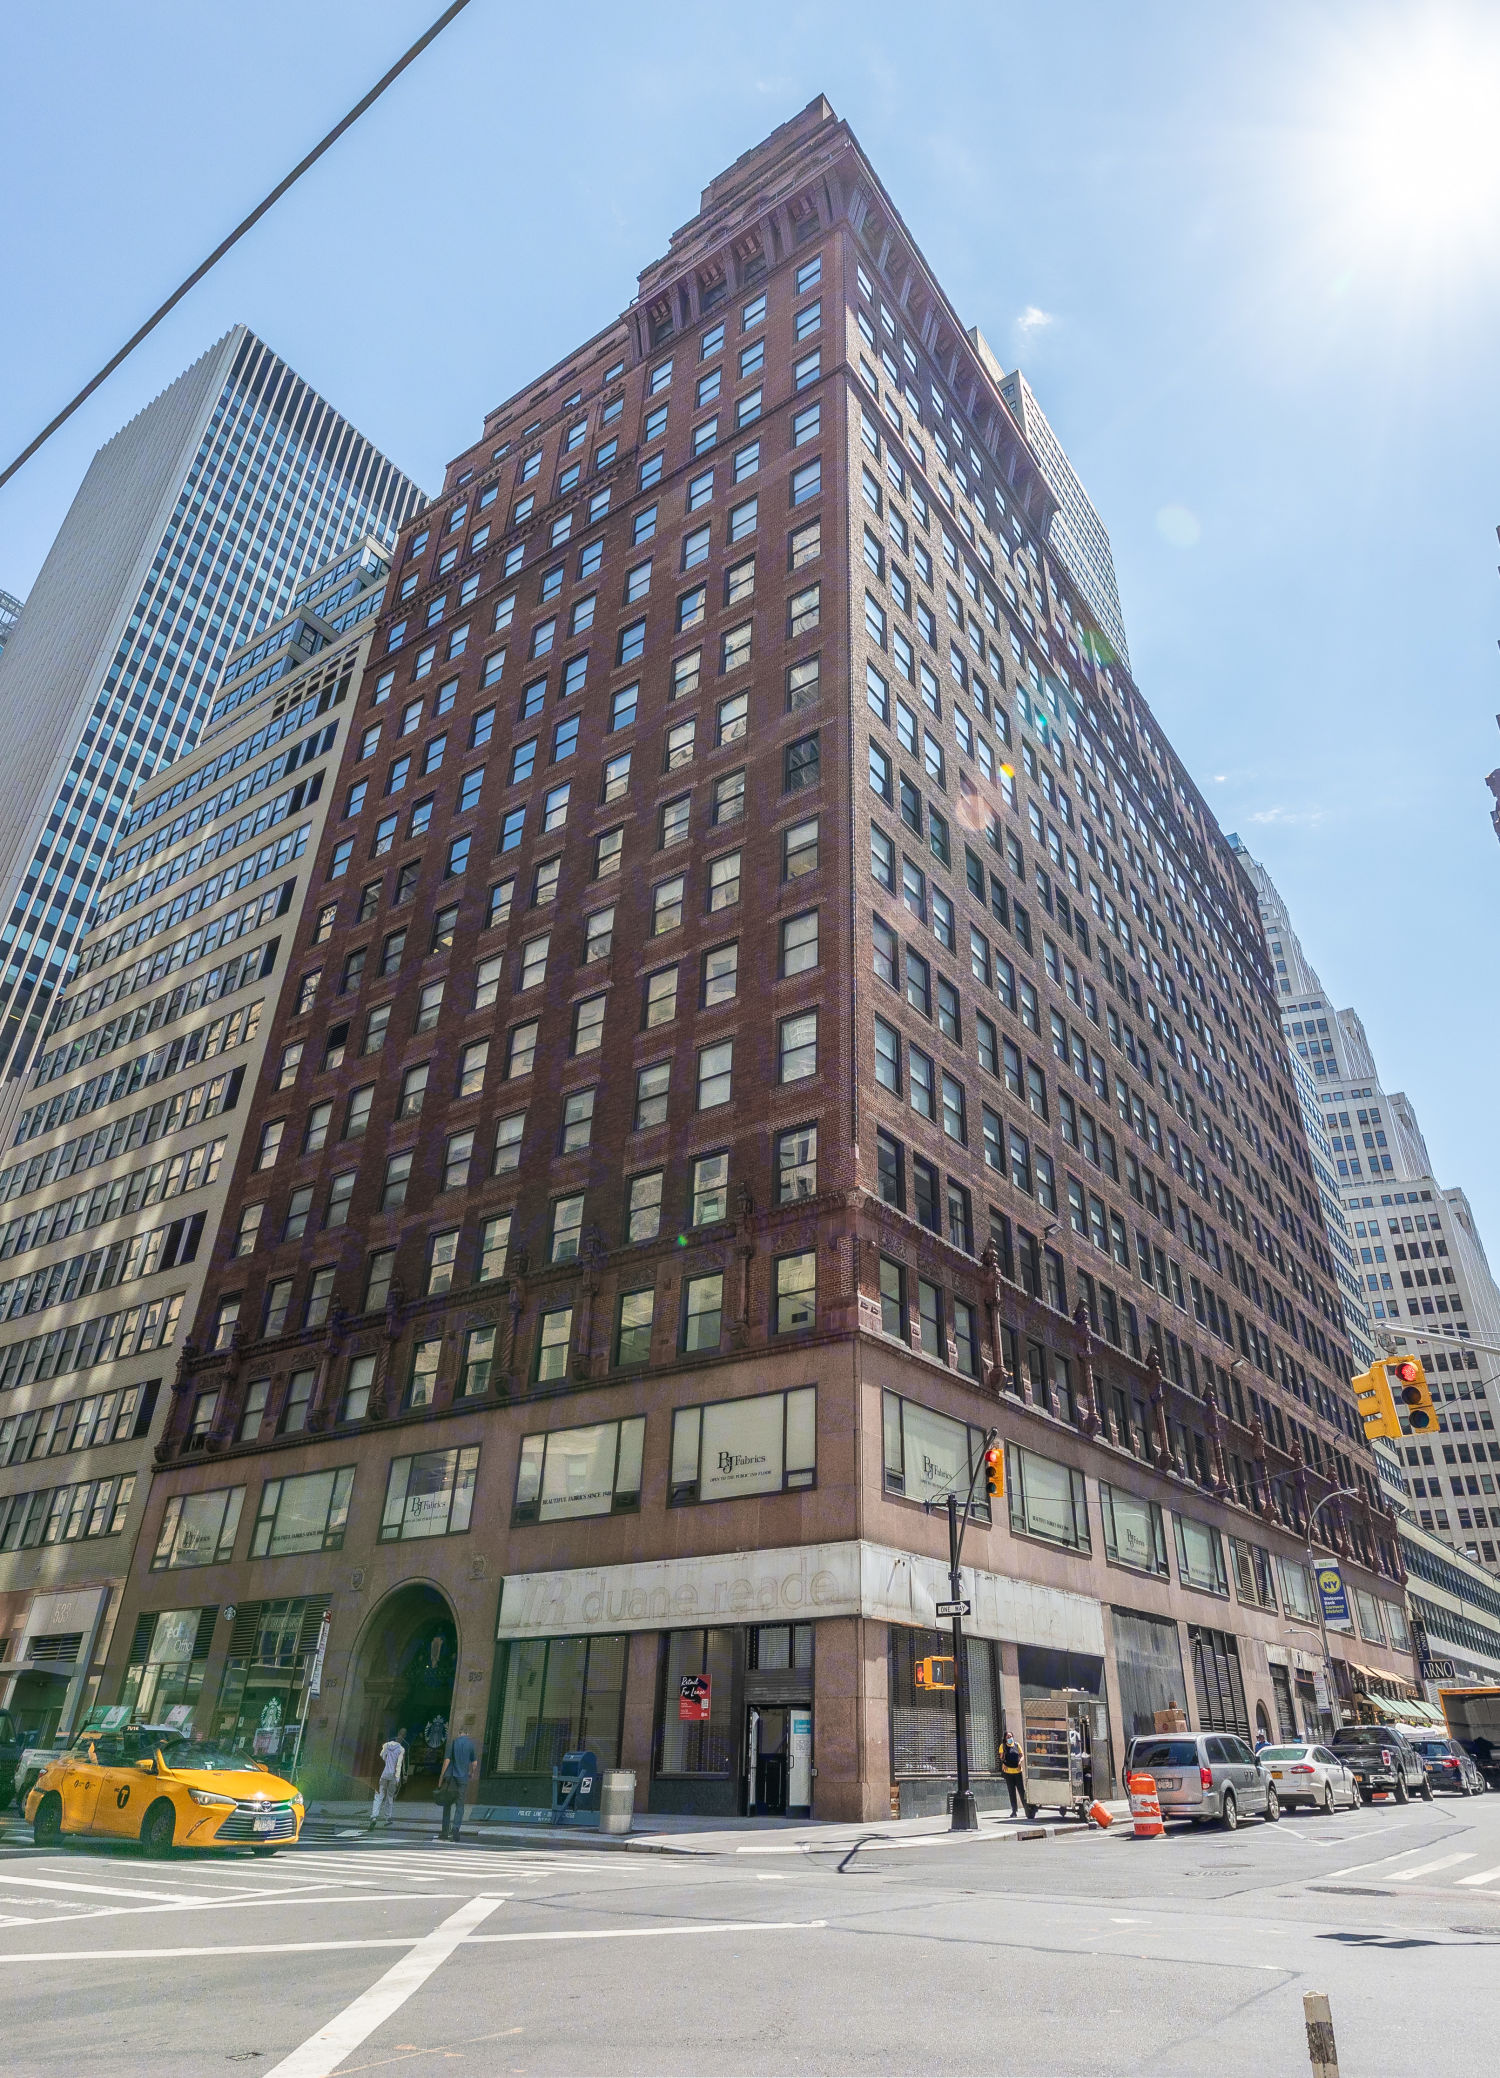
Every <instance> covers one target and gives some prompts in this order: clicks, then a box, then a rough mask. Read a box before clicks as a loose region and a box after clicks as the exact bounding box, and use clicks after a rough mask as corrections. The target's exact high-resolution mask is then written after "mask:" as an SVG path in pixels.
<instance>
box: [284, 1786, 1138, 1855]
mask: <svg viewBox="0 0 1500 2078" xmlns="http://www.w3.org/2000/svg"><path fill="white" fill-rule="evenodd" d="M1105 1808H1106V1809H1107V1810H1108V1812H1109V1813H1110V1816H1111V1817H1112V1818H1113V1819H1114V1820H1115V1822H1116V1823H1117V1824H1118V1823H1119V1821H1120V1820H1121V1819H1128V1817H1129V1815H1130V1805H1129V1803H1128V1801H1126V1800H1124V1799H1117V1800H1116V1801H1114V1802H1111V1803H1108V1804H1106V1806H1105ZM487 1809H488V1807H487V1806H485V1805H482V1804H481V1805H477V1806H473V1807H471V1808H470V1809H469V1810H468V1811H466V1812H465V1814H464V1836H465V1838H467V1839H471V1840H486V1841H501V1840H503V1841H505V1842H506V1843H507V1844H509V1843H513V1842H525V1843H527V1844H529V1845H532V1846H540V1845H543V1844H545V1845H546V1847H547V1849H548V1850H549V1852H550V1851H551V1850H553V1849H555V1848H559V1847H568V1848H580V1849H585V1850H587V1849H592V1850H594V1851H595V1852H599V1851H603V1852H606V1853H615V1854H619V1853H632V1852H633V1853H637V1854H680V1855H728V1854H743V1855H789V1854H802V1855H807V1854H834V1853H847V1852H848V1851H849V1850H850V1849H851V1848H854V1849H869V1848H874V1847H883V1848H886V1849H890V1848H903V1847H906V1848H920V1847H936V1846H939V1845H947V1844H951V1843H953V1842H955V1841H962V1842H964V1843H965V1844H969V1843H974V1844H977V1843H979V1842H981V1841H982V1842H985V1843H986V1844H989V1845H998V1844H1000V1843H1001V1842H1004V1841H1025V1840H1046V1839H1066V1838H1074V1837H1077V1838H1082V1837H1084V1836H1085V1835H1087V1834H1090V1833H1092V1832H1094V1830H1095V1828H1094V1827H1093V1826H1091V1825H1080V1824H1079V1823H1078V1822H1077V1820H1074V1819H1068V1820H1063V1821H1061V1822H1057V1821H1054V1822H1052V1823H1051V1824H1044V1823H1043V1822H1042V1821H1041V1820H1040V1819H1035V1820H1030V1819H1025V1818H1011V1817H1009V1816H1004V1817H1002V1816H1001V1815H1000V1814H998V1813H996V1812H992V1811H985V1812H981V1813H980V1819H979V1831H978V1832H977V1833H953V1832H951V1831H950V1829H949V1825H948V1819H947V1816H946V1814H941V1813H939V1814H934V1815H932V1816H929V1817H925V1818H896V1819H884V1820H873V1821H871V1822H870V1823H869V1824H868V1825H833V1824H822V1823H818V1822H816V1821H810V1820H807V1819H787V1818H731V1819H725V1818H691V1817H685V1816H681V1815H676V1814H672V1813H668V1812H637V1813H636V1815H635V1821H634V1826H633V1829H632V1831H630V1832H629V1833H624V1834H622V1833H597V1832H594V1831H592V1830H591V1829H590V1830H583V1829H581V1828H576V1827H571V1826H546V1825H504V1824H497V1823H492V1822H490V1821H489V1820H488V1818H487V1817H486V1811H487ZM369 1810H370V1807H369V1805H368V1804H366V1803H344V1802H339V1803H314V1804H310V1805H309V1806H308V1813H307V1816H308V1822H309V1824H310V1825H315V1826H316V1827H317V1829H318V1831H319V1832H320V1833H322V1834H324V1836H325V1837H326V1836H327V1835H328V1834H329V1833H331V1834H332V1835H333V1836H334V1837H335V1838H355V1837H359V1836H361V1835H365V1834H367V1833H368V1832H369V1830H370V1821H369ZM441 1822H442V1814H441V1812H440V1810H439V1808H438V1806H437V1805H436V1804H417V1803H411V1804H398V1805H397V1806H396V1815H395V1818H394V1819H393V1820H392V1822H391V1824H390V1825H389V1826H382V1827H381V1828H379V1830H380V1832H382V1833H384V1834H386V1835H387V1836H388V1837H390V1838H400V1839H403V1840H410V1839H413V1838H418V1837H426V1838H430V1837H431V1836H432V1835H433V1834H435V1833H436V1832H437V1831H438V1830H439V1827H440V1825H441Z"/></svg>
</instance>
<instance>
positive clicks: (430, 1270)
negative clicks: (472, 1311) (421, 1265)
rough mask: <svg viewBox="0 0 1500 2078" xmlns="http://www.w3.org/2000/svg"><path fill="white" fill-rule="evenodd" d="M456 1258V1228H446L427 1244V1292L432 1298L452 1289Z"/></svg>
mask: <svg viewBox="0 0 1500 2078" xmlns="http://www.w3.org/2000/svg"><path fill="white" fill-rule="evenodd" d="M457 1256H458V1228H457V1227H447V1228H445V1229H444V1230H443V1232H442V1233H440V1234H434V1235H433V1236H432V1237H431V1239H430V1240H429V1241H428V1243H427V1292H428V1296H429V1297H434V1296H436V1295H437V1294H438V1293H440V1292H446V1291H451V1290H452V1289H453V1265H454V1262H455V1260H456V1259H457Z"/></svg>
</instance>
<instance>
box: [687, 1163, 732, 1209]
mask: <svg viewBox="0 0 1500 2078" xmlns="http://www.w3.org/2000/svg"><path fill="white" fill-rule="evenodd" d="M728 1209H729V1157H728V1155H727V1154H706V1155H700V1156H699V1158H698V1159H697V1161H695V1162H694V1163H693V1190H692V1213H691V1222H690V1223H691V1224H692V1225H693V1226H695V1227H706V1226H712V1225H714V1224H715V1223H716V1222H717V1221H719V1220H721V1219H723V1218H724V1217H725V1216H726V1214H727V1212H728Z"/></svg>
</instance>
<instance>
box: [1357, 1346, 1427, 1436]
mask: <svg viewBox="0 0 1500 2078" xmlns="http://www.w3.org/2000/svg"><path fill="white" fill-rule="evenodd" d="M1418 1368H1419V1369H1420V1366H1418ZM1351 1383H1352V1385H1353V1388H1354V1400H1355V1405H1356V1406H1357V1407H1358V1408H1359V1415H1360V1420H1361V1421H1362V1422H1363V1423H1364V1425H1365V1435H1366V1436H1367V1437H1368V1438H1369V1440H1370V1441H1371V1442H1372V1443H1373V1442H1374V1440H1375V1438H1376V1437H1377V1436H1395V1437H1399V1436H1400V1435H1401V1417H1400V1415H1399V1414H1398V1413H1397V1412H1396V1399H1395V1395H1394V1394H1393V1393H1392V1391H1391V1386H1390V1380H1389V1379H1388V1378H1387V1377H1386V1372H1385V1365H1384V1364H1371V1366H1370V1368H1369V1370H1368V1371H1362V1372H1361V1373H1360V1375H1359V1376H1358V1377H1357V1378H1355V1379H1353V1380H1351ZM1431 1404H1432V1403H1431V1401H1429V1402H1428V1405H1429V1406H1431ZM1434 1427H1436V1423H1434Z"/></svg>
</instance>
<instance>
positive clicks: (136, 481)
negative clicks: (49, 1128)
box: [0, 326, 422, 1111]
mask: <svg viewBox="0 0 1500 2078" xmlns="http://www.w3.org/2000/svg"><path fill="white" fill-rule="evenodd" d="M421 503H422V493H421V491H420V490H419V489H418V487H417V486H416V485H415V484H414V483H413V482H412V481H411V480H410V479H409V478H408V477H406V476H405V475H403V474H402V472H401V471H400V470H399V469H397V468H396V467H395V465H394V464H393V463H392V462H390V461H388V460H387V459H386V457H385V456H384V455H382V454H381V453H380V452H379V450H378V449H376V448H375V447H373V446H372V445H371V443H370V442H369V441H368V440H366V439H365V438H364V436H363V435H362V434H361V433H359V432H358V431H357V430H356V428H355V427H353V426H352V425H350V424H349V422H348V420H347V419H345V418H343V417H342V416H341V415H340V414H339V413H338V412H337V411H335V410H334V409H333V407H332V406H331V405H330V404H328V403H326V402H325V401H324V399H323V398H322V397H320V396H319V395H318V394H317V392H316V391H315V390H313V389H312V388H311V387H310V386H309V385H308V384H307V383H306V382H304V381H303V380H302V378H301V377H300V376H298V375H297V374H296V373H295V372H294V371H293V370H292V369H291V368H289V367H288V366H287V365H286V363H285V362H284V361H283V360H282V359H281V358H280V357H279V355H277V354H276V353H274V352H273V351H272V350H271V348H270V347H268V346H267V345H265V344H264V342H263V341H261V340H260V339H258V338H256V336H255V335H254V333H252V332H250V331H249V330H247V329H246V328H245V327H244V326H236V327H235V328H234V329H233V330H232V331H231V332H229V333H228V334H226V335H225V337H224V338H223V339H222V340H220V341H219V342H218V344H217V345H215V346H214V347H213V348H211V349H210V351H209V352H208V353H207V354H205V355H204V356H203V357H202V358H201V359H200V360H199V361H197V362H195V363H194V364H193V366H192V367H191V368H189V369H188V370H186V372H185V373H184V374H183V375H181V376H179V377H178V379H177V380H176V381H175V382H174V383H172V384H171V385H170V386H169V387H168V388H167V389H166V390H164V391H163V392H162V393H161V395H160V396H159V397H157V398H156V399H155V400H154V401H153V402H152V403H151V404H149V405H148V406H147V407H146V408H145V410H144V411H142V412H140V413H139V414H138V415H137V416H136V417H135V418H134V419H132V420H131V421H130V423H129V424H128V425H127V426H125V427H124V428H123V429H122V430H121V431H120V432H119V433H118V434H116V436H115V437H114V439H112V440H110V441H108V442H107V443H106V444H105V446H104V447H102V448H101V449H100V451H99V453H98V454H97V455H96V456H95V458H94V461H93V463H92V464H91V466H90V468H89V471H88V474H87V476H86V477H85V479H84V482H83V484H82V487H81V488H80V490H79V492H78V495H77V497H76V498H75V499H74V501H73V504H72V506H71V508H70V510H69V512H68V516H67V518H66V520H65V521H64V522H63V526H62V529H61V531H60V532H59V534H58V537H57V540H56V541H55V542H54V544H53V547H52V549H51V551H50V553H49V554H48V557H47V560H46V562H45V564H44V565H43V567H42V570H41V573H40V575H39V576H38V578H37V581H36V585H35V587H34V589H33V591H32V593H31V596H30V599H29V601H28V604H27V611H26V615H25V619H24V621H23V622H21V623H20V624H18V626H17V628H16V631H15V634H14V635H13V636H12V639H11V640H10V641H9V642H8V643H7V645H6V647H5V652H4V655H3V656H0V726H3V727H4V730H5V738H6V742H7V746H8V748H7V759H6V766H5V771H4V774H3V776H0V919H3V921H0V1074H4V1075H5V1077H6V1079H7V1086H6V1089H5V1091H4V1096H5V1097H7V1098H9V1099H10V1100H11V1102H10V1103H4V1102H3V1101H0V1111H8V1110H9V1109H10V1108H11V1106H12V1104H13V1102H14V1099H15V1096H16V1094H17V1090H18V1083H17V1078H18V1077H19V1076H20V1075H22V1073H23V1072H24V1070H25V1067H26V1063H27V1061H28V1059H29V1058H30V1057H31V1055H32V1053H33V1051H34V1048H35V1043H36V1039H37V1035H38V1033H39V1032H40V1031H41V1030H42V1028H43V1026H44V1023H45V1020H46V1017H47V1014H48V1010H49V1007H50V1005H51V1003H52V1001H53V999H54V997H55V995H56V992H57V988H58V986H59V984H60V983H61V982H62V981H63V980H64V979H65V977H66V974H67V970H68V965H69V961H70V959H71V957H72V953H73V950H74V947H75V945H76V944H77V941H78V938H79V936H80V934H81V932H82V931H83V929H84V928H85V925H86V922H87V918H88V913H89V910H90V907H91V905H92V901H93V895H94V890H95V887H96V885H97V883H98V878H99V874H100V872H101V870H102V868H103V865H104V862H105V860H106V859H107V857H108V856H109V850H110V845H111V842H112V839H113V836H114V832H115V830H116V827H117V825H118V823H119V821H120V818H121V816H122V814H123V812H124V806H125V803H126V802H127V800H128V799H129V798H130V796H131V794H132V793H133V792H134V790H135V788H136V786H137V785H138V784H139V782H140V781H141V780H142V779H144V778H147V777H149V776H150V774H151V773H152V772H153V771H154V770H155V769H156V768H157V767H158V766H160V765H162V764H164V763H167V762H170V761H171V760H172V759H173V758H175V757H177V756H178V755H179V754H180V753H181V752H182V751H184V750H186V749H189V748H190V747H191V746H192V744H193V743H194V742H195V741H196V739H197V736H198V734H199V731H200V730H201V728H202V726H203V724H204V720H205V718H206V716H207V712H208V703H209V694H210V689H211V688H212V687H213V685H214V684H215V682H216V679H217V676H218V673H219V671H220V670H221V668H222V666H223V664H224V662H225V659H226V658H227V657H228V656H229V654H230V652H231V651H233V650H235V649H236V648H238V647H240V646H241V645H242V644H243V643H244V642H245V641H246V640H247V639H248V638H249V637H250V636H251V635H252V634H253V633H254V632H255V630H256V629H258V628H261V627H265V626H268V625H269V624H270V623H271V622H272V621H273V620H275V619H277V618H278V617H279V616H280V615H282V614H284V613H285V612H286V610H287V608H288V606H289V605H290V603H291V600H292V594H293V591H294V588H295V586H296V583H297V580H298V579H299V577H301V576H302V575H303V574H304V573H305V572H307V571H309V570H311V569H313V568H314V567H316V566H318V565H320V564H323V563H326V562H327V561H328V560H329V558H330V557H333V556H336V555H338V554H339V553H340V552H341V551H342V549H343V548H344V547H345V546H346V545H350V544H353V543H355V542H357V541H359V540H360V539H361V538H362V537H363V536H365V535H373V536H375V537H376V538H377V539H379V540H382V541H384V542H386V543H387V544H394V542H395V538H396V534H397V531H398V530H399V528H400V527H401V525H402V524H403V522H404V521H405V520H407V519H408V518H410V516H411V515H412V513H413V512H415V511H416V510H417V509H418V507H419V506H420V505H421Z"/></svg>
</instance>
